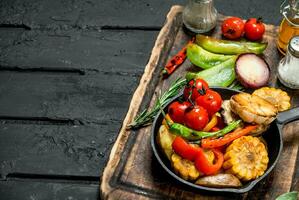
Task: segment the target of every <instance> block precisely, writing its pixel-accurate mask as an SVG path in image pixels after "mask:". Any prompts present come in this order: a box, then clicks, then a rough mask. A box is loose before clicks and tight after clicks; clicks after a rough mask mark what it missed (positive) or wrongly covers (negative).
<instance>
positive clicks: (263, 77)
mask: <svg viewBox="0 0 299 200" xmlns="http://www.w3.org/2000/svg"><path fill="white" fill-rule="evenodd" d="M235 71H236V75H237V79H238V80H239V81H240V83H241V84H242V85H243V86H244V87H246V88H259V87H261V86H264V85H266V84H267V82H268V80H269V78H270V70H269V67H268V64H267V63H266V61H265V60H264V59H262V58H261V57H259V56H257V55H255V54H254V53H246V54H241V55H240V56H239V57H238V59H237V61H236V68H235Z"/></svg>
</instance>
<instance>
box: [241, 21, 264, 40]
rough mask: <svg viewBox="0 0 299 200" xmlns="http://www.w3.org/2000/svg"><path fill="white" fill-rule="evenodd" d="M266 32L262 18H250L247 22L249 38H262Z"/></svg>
mask: <svg viewBox="0 0 299 200" xmlns="http://www.w3.org/2000/svg"><path fill="white" fill-rule="evenodd" d="M264 33H265V25H264V24H263V22H262V19H261V18H258V19H256V18H250V19H248V20H247V21H246V23H245V36H246V38H247V39H249V40H253V41H255V40H260V39H262V38H263V35H264Z"/></svg>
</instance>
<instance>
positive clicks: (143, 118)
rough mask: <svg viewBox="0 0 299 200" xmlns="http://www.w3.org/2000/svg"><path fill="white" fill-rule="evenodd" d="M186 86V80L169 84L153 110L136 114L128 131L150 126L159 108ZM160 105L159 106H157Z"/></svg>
mask: <svg viewBox="0 0 299 200" xmlns="http://www.w3.org/2000/svg"><path fill="white" fill-rule="evenodd" d="M185 85H186V79H182V78H178V79H176V80H175V81H174V82H172V83H171V85H170V87H169V89H168V90H167V91H165V92H164V93H163V94H162V95H161V96H160V97H158V99H157V100H156V102H155V104H154V106H153V108H152V109H151V110H148V109H145V110H143V111H142V112H141V113H140V114H138V115H137V116H136V117H135V118H134V121H133V122H132V123H130V124H129V125H128V126H127V128H128V129H137V128H140V127H144V126H148V125H150V124H151V123H152V122H153V120H154V118H155V116H156V115H157V113H158V112H159V110H160V106H161V107H163V106H165V105H166V104H167V103H168V102H169V101H170V100H171V99H172V98H173V97H175V96H176V95H178V94H179V92H180V90H181V89H182V88H183V87H184V86H185ZM159 104H160V105H159Z"/></svg>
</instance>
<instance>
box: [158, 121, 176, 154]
mask: <svg viewBox="0 0 299 200" xmlns="http://www.w3.org/2000/svg"><path fill="white" fill-rule="evenodd" d="M175 137H176V136H175V135H173V134H171V133H170V132H169V130H168V129H167V128H166V126H164V125H162V126H160V129H159V133H158V135H157V143H158V144H159V146H160V147H161V149H162V150H163V152H164V153H165V155H166V156H167V158H168V159H169V160H170V158H171V155H172V154H173V150H172V143H173V140H174V139H175Z"/></svg>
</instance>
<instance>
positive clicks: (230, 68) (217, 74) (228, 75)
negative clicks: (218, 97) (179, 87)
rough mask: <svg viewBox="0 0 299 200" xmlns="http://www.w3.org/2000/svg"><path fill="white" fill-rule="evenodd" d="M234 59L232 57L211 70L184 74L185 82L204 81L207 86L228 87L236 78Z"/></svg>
mask: <svg viewBox="0 0 299 200" xmlns="http://www.w3.org/2000/svg"><path fill="white" fill-rule="evenodd" d="M235 62H236V57H232V58H230V59H228V60H226V61H224V62H222V63H220V64H219V65H216V66H214V67H212V68H209V69H205V70H202V71H200V72H197V73H194V72H188V73H187V74H186V79H187V81H189V80H191V79H198V78H202V79H204V80H205V81H206V82H207V83H208V84H209V86H222V87H227V86H229V85H230V84H231V83H232V82H233V81H234V80H235V78H236V74H235V69H234V67H235Z"/></svg>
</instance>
